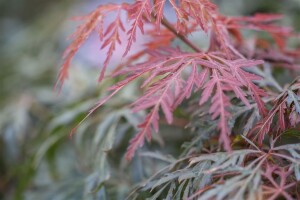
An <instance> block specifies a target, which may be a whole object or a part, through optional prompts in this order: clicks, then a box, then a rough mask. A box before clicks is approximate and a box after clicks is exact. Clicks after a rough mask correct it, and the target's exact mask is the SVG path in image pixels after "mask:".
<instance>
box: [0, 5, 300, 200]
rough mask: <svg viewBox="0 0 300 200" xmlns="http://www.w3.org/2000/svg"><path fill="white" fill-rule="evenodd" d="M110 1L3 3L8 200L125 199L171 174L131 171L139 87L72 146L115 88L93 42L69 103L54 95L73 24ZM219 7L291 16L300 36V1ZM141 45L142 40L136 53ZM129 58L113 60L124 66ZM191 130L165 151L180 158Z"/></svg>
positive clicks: (0, 179)
mask: <svg viewBox="0 0 300 200" xmlns="http://www.w3.org/2000/svg"><path fill="white" fill-rule="evenodd" d="M106 2H118V1H104V0H98V1H97V0H85V1H79V0H52V1H46V0H0V33H1V34H0V67H1V68H0V69H1V70H0V108H1V109H0V199H29V200H35V199H49V200H52V199H53V200H60V199H61V200H65V199H78V200H79V199H125V197H126V196H127V195H128V193H129V192H130V190H131V189H132V188H133V186H134V185H135V184H137V183H138V182H140V181H142V180H143V179H144V177H146V176H148V175H149V174H153V173H154V172H155V171H157V169H160V167H161V166H162V165H163V163H160V162H151V160H150V161H149V160H143V159H134V160H133V162H132V163H128V162H126V160H125V159H124V158H123V156H124V152H125V150H126V146H127V144H128V140H129V138H131V137H132V135H133V134H134V133H135V129H136V125H137V123H138V121H139V119H140V117H141V116H139V115H143V113H140V114H132V113H131V112H130V111H129V110H128V108H127V107H126V106H125V105H126V104H127V103H130V102H131V101H132V100H133V99H135V97H136V96H137V95H138V94H137V90H136V89H135V88H136V86H135V85H132V86H131V87H128V88H127V89H126V90H124V91H123V92H122V93H121V94H119V96H118V97H117V98H115V99H114V100H112V101H110V102H109V103H108V104H107V105H105V106H104V107H102V108H101V109H100V110H99V111H98V112H96V113H95V114H94V115H93V116H91V117H90V118H88V119H87V120H86V121H85V123H83V124H82V125H81V126H80V127H79V129H78V131H77V133H76V134H75V135H74V136H73V137H72V138H70V137H69V133H70V130H71V129H72V128H73V127H74V126H75V125H76V124H77V123H78V122H79V121H80V120H81V119H82V118H83V117H84V116H85V114H86V113H87V111H88V110H89V108H91V107H92V106H93V105H94V104H95V103H96V102H97V100H98V99H100V97H101V96H103V95H105V86H107V85H109V84H111V82H113V81H114V80H106V81H104V82H103V84H101V85H99V84H97V78H98V72H99V71H100V67H101V63H102V62H101V61H103V58H104V56H103V52H102V51H101V52H100V50H99V49H100V44H99V42H98V39H97V37H96V36H94V37H93V36H92V37H91V38H90V39H89V40H88V41H87V43H86V45H84V47H83V48H82V49H81V50H80V51H79V53H78V55H77V56H76V58H75V59H74V61H73V63H72V67H71V72H70V73H71V74H70V78H69V80H68V81H67V82H66V84H65V85H64V87H63V90H62V92H61V94H60V95H58V93H57V92H56V91H53V86H54V84H55V81H56V77H57V74H58V71H59V66H60V64H61V63H62V59H61V55H62V53H63V51H64V49H65V48H66V46H67V45H68V43H69V41H68V40H66V38H67V37H68V35H70V34H71V33H72V32H73V31H74V30H75V28H76V25H78V22H75V21H72V20H70V19H71V17H73V16H78V15H84V14H86V13H88V12H90V11H92V10H93V8H95V6H97V5H98V4H100V3H101V4H102V3H106ZM128 2H130V1H128ZM215 2H216V3H218V5H220V9H221V11H222V12H223V13H224V14H228V15H239V14H246V15H248V14H252V13H255V12H275V13H278V12H279V13H283V14H285V18H284V20H283V21H282V23H284V24H285V25H287V26H292V27H294V28H295V29H296V31H299V30H300V23H299V20H300V1H299V0H278V1H274V0H264V1H261V0H252V1H246V0H245V1H241V0H227V1H222V0H216V1H215ZM142 43H143V38H140V39H139V41H138V43H137V44H136V46H135V47H134V48H137V49H138V48H139V47H140V45H141V44H142ZM121 49H122V48H121ZM104 53H105V52H104ZM122 53H123V52H117V53H116V54H115V55H114V58H113V59H112V60H115V61H118V60H120V58H121V55H122ZM113 64H114V63H112V65H113ZM184 131H185V130H183V129H181V128H178V127H168V128H164V127H163V128H162V129H161V132H164V134H163V136H162V137H166V138H169V139H168V143H170V144H172V145H171V146H168V149H164V151H167V152H168V153H169V154H171V155H173V156H176V155H178V154H180V151H179V150H180V148H179V147H180V145H181V143H182V141H184V140H186V139H187V138H188V136H184V135H187V134H182V133H183V132H184ZM168 132H170V134H172V137H168ZM170 140H171V141H170ZM155 141H156V142H154V144H153V145H152V146H151V147H147V146H146V148H149V149H151V148H156V147H157V148H162V149H163V142H162V141H163V138H155Z"/></svg>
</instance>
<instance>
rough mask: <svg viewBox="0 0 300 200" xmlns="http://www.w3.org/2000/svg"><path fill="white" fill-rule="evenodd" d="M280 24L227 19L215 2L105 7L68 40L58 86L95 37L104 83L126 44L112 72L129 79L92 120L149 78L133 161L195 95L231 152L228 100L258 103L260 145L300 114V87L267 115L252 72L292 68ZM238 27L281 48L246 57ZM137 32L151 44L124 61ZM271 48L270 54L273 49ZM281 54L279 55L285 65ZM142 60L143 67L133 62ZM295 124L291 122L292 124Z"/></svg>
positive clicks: (272, 17) (267, 18) (144, 1)
mask: <svg viewBox="0 0 300 200" xmlns="http://www.w3.org/2000/svg"><path fill="white" fill-rule="evenodd" d="M167 3H169V4H170V5H171V8H172V9H173V10H174V12H175V14H176V22H175V23H171V22H169V21H168V20H167V19H166V17H165V15H164V8H165V6H166V4H167ZM110 13H115V15H116V17H115V20H114V21H113V22H111V23H110V24H109V25H108V26H107V27H104V26H103V24H104V21H105V19H106V16H107V15H108V14H110ZM121 13H123V14H125V15H126V19H122V18H121ZM281 18H282V16H281V15H277V14H255V15H254V16H235V17H231V16H224V15H222V14H220V13H219V11H218V9H217V6H216V5H215V4H214V3H212V2H211V1H210V0H179V1H175V0H153V1H151V0H136V1H134V3H132V4H129V3H122V4H107V5H101V6H99V7H98V8H97V9H96V10H95V11H93V12H91V13H90V14H88V15H87V16H84V17H82V18H80V19H81V20H82V21H83V24H82V25H80V26H79V27H78V29H77V31H76V32H75V33H74V34H73V35H72V36H71V39H72V40H73V41H72V43H71V44H70V46H69V47H68V48H67V50H66V51H65V54H64V63H63V65H62V67H61V71H60V73H59V77H58V82H59V83H60V84H63V82H64V80H65V79H66V78H67V77H68V70H69V67H70V65H71V61H72V59H73V57H74V55H75V54H76V52H77V51H78V49H79V48H80V46H82V45H83V43H84V42H85V41H86V40H87V38H88V37H89V36H90V35H91V33H92V32H96V33H97V34H98V35H99V38H100V40H102V41H103V44H102V46H101V48H105V47H108V52H107V54H106V59H105V62H104V64H103V68H102V71H101V73H100V77H99V80H100V81H101V80H102V79H103V77H104V73H105V71H106V68H107V67H108V65H109V61H110V59H111V56H112V54H113V52H114V51H115V48H116V44H117V43H118V44H122V45H125V46H126V50H125V52H124V54H123V56H124V57H125V58H126V59H125V61H124V62H123V63H120V65H119V66H118V67H117V68H116V69H114V70H113V71H112V73H111V76H112V77H115V76H120V77H125V78H123V80H122V81H120V82H118V83H116V84H115V85H113V86H111V87H110V88H109V90H110V91H111V94H110V95H109V96H107V97H105V98H104V99H102V100H101V101H99V102H98V104H97V105H96V106H95V107H94V108H93V109H92V110H91V111H90V113H89V114H88V115H90V114H91V113H92V112H93V111H94V110H95V109H97V108H98V107H99V106H101V105H103V104H104V103H105V102H106V101H108V100H109V99H110V98H111V97H112V96H114V95H115V94H116V93H117V92H118V91H120V90H121V89H122V88H123V87H124V86H126V85H127V84H129V83H130V82H132V81H134V80H136V79H138V78H141V77H142V78H144V81H143V84H142V85H141V88H144V91H145V92H144V93H143V94H142V96H141V97H140V98H138V99H137V100H136V101H135V102H134V103H133V104H132V108H133V111H135V112H137V111H141V110H146V111H148V114H147V115H146V117H145V119H144V120H143V121H142V122H141V123H140V124H139V132H138V133H137V135H136V136H135V137H134V138H133V139H132V140H131V142H130V145H129V147H128V151H127V154H126V157H127V159H131V158H132V157H133V156H134V153H135V151H136V149H137V148H138V147H140V146H142V145H143V144H144V140H145V138H147V140H148V141H150V140H151V135H152V132H153V131H156V132H158V130H159V119H160V111H162V113H163V114H164V117H165V118H166V121H167V122H168V123H172V121H173V112H174V110H175V109H176V108H177V107H178V106H179V105H180V104H181V103H182V102H183V101H184V99H189V98H190V96H191V94H192V93H194V92H199V93H200V99H199V106H203V105H204V104H208V105H210V109H209V113H210V114H211V118H212V119H213V120H217V121H218V126H217V127H218V130H219V131H220V137H219V138H220V139H219V140H220V143H221V144H223V146H224V148H225V149H226V150H228V151H230V150H231V139H230V134H231V128H230V126H229V124H228V123H229V120H230V119H231V116H232V113H231V111H230V107H231V106H232V102H231V99H232V98H233V97H236V98H237V99H239V100H240V101H241V102H242V103H243V104H244V105H246V106H248V107H251V105H253V104H256V107H257V109H258V110H259V114H260V117H261V120H260V121H259V122H258V123H257V124H256V125H255V127H254V128H253V130H252V131H251V132H250V135H253V136H254V137H255V138H256V139H258V141H259V142H260V143H261V142H262V140H263V139H264V137H265V135H266V134H270V133H272V132H273V131H274V132H277V131H278V130H285V129H286V128H288V127H290V126H291V125H292V124H293V123H289V120H288V119H287V118H292V114H291V113H293V112H290V111H296V112H299V111H300V107H299V105H298V99H296V100H295V98H297V97H296V96H293V93H297V92H298V87H297V88H295V85H297V83H296V82H295V83H293V84H294V86H291V87H293V88H292V89H290V90H285V91H282V94H281V95H280V96H279V97H278V98H277V99H274V104H273V105H274V106H273V108H272V109H271V110H270V111H268V110H267V108H266V107H265V103H266V101H267V99H268V97H272V95H270V94H268V92H266V91H265V90H264V88H263V87H261V86H260V85H258V84H257V82H258V81H259V80H261V79H262V78H263V77H261V76H259V75H258V74H256V73H254V72H252V71H251V70H249V69H251V68H257V67H260V66H262V64H263V63H264V62H265V61H270V60H271V61H272V62H278V61H280V62H281V63H283V64H285V65H286V66H290V68H295V66H294V65H293V64H291V63H293V62H290V61H291V59H294V57H295V55H299V54H297V51H288V50H287V49H286V39H287V38H288V37H290V36H293V35H294V34H293V33H292V31H291V29H290V28H286V27H281V26H278V25H275V24H274V23H273V22H274V21H276V20H278V19H281ZM146 25H147V26H146ZM126 27H129V28H126ZM127 29H128V30H127ZM241 29H247V30H255V31H263V32H267V33H269V34H270V36H271V37H272V38H273V39H274V40H275V41H276V43H277V48H275V49H277V50H273V53H271V54H268V55H265V54H263V53H265V52H266V51H263V53H262V52H261V51H260V48H259V47H257V49H254V50H253V49H252V50H253V52H251V51H250V50H249V51H247V52H245V49H247V40H246V39H244V37H243V34H242V32H241ZM120 31H122V32H125V33H127V36H128V39H127V40H126V41H122V40H120ZM138 31H140V32H141V33H142V34H145V35H147V36H149V37H150V42H148V43H147V44H145V45H144V49H142V50H141V51H139V52H137V53H136V54H134V55H132V56H127V55H128V53H129V52H131V47H132V44H133V43H134V42H135V41H136V37H137V32H138ZM201 31H203V32H205V33H206V34H208V35H209V36H210V47H209V49H208V50H207V51H204V50H201V48H200V46H199V45H198V44H195V43H192V42H191V41H190V40H189V39H188V36H189V35H190V34H192V33H195V32H201ZM176 38H178V39H179V40H180V41H182V43H184V44H185V45H187V46H188V47H190V50H182V49H180V48H174V47H172V46H171V43H172V41H173V40H174V39H176ZM266 48H267V49H268V50H270V48H269V47H266ZM275 51H276V53H277V54H275ZM269 52H271V51H269ZM276 55H281V58H282V59H279V58H278V56H276ZM268 59H269V60H268ZM276 59H277V60H276ZM278 59H279V60H278ZM137 60H143V61H142V62H140V63H138V64H136V62H137ZM296 101H297V102H296ZM276 115H279V118H278V119H279V123H278V124H277V125H276V126H275V127H272V128H271V124H272V122H273V120H274V117H275V116H276ZM296 120H297V119H294V120H292V121H294V123H295V121H296ZM275 171H276V170H275ZM276 173H277V171H276ZM278 173H279V172H278ZM266 174H268V173H267V172H266Z"/></svg>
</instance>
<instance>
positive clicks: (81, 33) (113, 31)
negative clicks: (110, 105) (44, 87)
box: [57, 4, 127, 84]
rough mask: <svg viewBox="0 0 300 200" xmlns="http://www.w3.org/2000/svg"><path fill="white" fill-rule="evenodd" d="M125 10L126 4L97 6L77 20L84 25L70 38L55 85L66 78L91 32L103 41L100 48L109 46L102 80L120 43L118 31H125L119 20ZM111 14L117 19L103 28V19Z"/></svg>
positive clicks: (101, 76)
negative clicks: (70, 41) (72, 62)
mask: <svg viewBox="0 0 300 200" xmlns="http://www.w3.org/2000/svg"><path fill="white" fill-rule="evenodd" d="M126 8H127V4H120V5H118V4H105V5H101V6H99V7H98V8H97V9H95V10H94V11H93V12H91V13H90V14H88V15H86V16H83V17H79V18H78V19H80V20H81V21H84V23H83V24H82V25H80V26H79V27H78V28H77V30H76V31H75V32H74V33H73V34H72V35H71V37H70V38H71V39H72V40H73V41H72V43H71V44H70V45H69V46H68V48H67V49H66V50H65V52H64V63H63V64H62V67H61V69H60V72H59V76H58V82H57V84H58V83H60V84H63V83H64V80H65V79H66V78H68V71H69V67H70V64H71V61H72V59H73V58H74V56H75V54H76V53H77V51H78V50H79V48H80V47H81V46H82V45H83V44H84V42H85V41H86V40H87V39H88V38H89V36H90V35H91V34H92V33H93V32H96V33H97V34H98V35H99V38H100V39H101V40H104V44H103V46H102V47H101V48H104V47H106V46H108V45H109V50H108V52H107V57H106V59H105V62H104V67H103V69H102V72H101V75H100V79H102V78H103V76H104V72H105V69H106V67H107V65H108V63H109V61H110V58H111V55H112V53H113V51H114V50H115V45H116V43H119V44H120V43H121V40H120V37H119V30H122V31H125V28H124V25H123V23H122V21H121V19H120V12H121V10H123V9H126ZM111 12H117V18H116V20H115V21H113V22H111V24H110V25H109V26H108V27H106V28H104V19H105V17H106V16H107V15H108V14H109V13H111Z"/></svg>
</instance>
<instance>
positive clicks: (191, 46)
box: [152, 14, 201, 52]
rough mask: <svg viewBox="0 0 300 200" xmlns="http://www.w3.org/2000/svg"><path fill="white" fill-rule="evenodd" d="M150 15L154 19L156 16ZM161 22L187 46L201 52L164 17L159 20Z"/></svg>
mask: <svg viewBox="0 0 300 200" xmlns="http://www.w3.org/2000/svg"><path fill="white" fill-rule="evenodd" d="M152 17H153V18H154V19H156V16H155V15H154V14H152ZM161 24H162V25H164V26H165V27H166V28H167V29H168V30H169V31H171V32H172V33H173V34H174V35H176V37H178V38H179V39H180V40H181V41H182V42H184V43H185V44H186V45H187V46H189V47H190V48H192V49H193V50H194V51H196V52H201V49H199V48H198V47H196V46H195V45H194V44H193V43H192V42H191V41H189V40H188V39H187V38H186V37H185V36H184V35H182V34H181V33H179V32H177V31H176V29H175V28H174V27H173V25H172V24H171V23H170V22H169V21H168V20H166V19H164V18H163V19H162V20H161Z"/></svg>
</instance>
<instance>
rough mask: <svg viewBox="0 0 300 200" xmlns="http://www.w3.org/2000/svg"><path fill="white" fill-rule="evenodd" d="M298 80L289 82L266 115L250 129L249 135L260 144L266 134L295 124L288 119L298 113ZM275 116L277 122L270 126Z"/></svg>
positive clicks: (280, 130)
mask: <svg viewBox="0 0 300 200" xmlns="http://www.w3.org/2000/svg"><path fill="white" fill-rule="evenodd" d="M298 80H299V78H297V79H296V80H295V81H294V82H293V83H291V85H290V86H289V87H288V88H287V89H286V90H284V91H283V92H282V93H281V94H280V95H279V96H278V97H277V99H276V100H275V102H274V106H273V108H272V109H271V110H270V111H269V113H268V115H267V116H266V117H264V118H263V119H261V120H260V121H259V122H258V123H257V124H256V125H255V127H254V128H253V129H252V130H251V131H250V135H255V138H256V139H257V140H258V142H259V143H260V144H262V142H263V139H264V137H265V135H266V134H268V133H273V134H276V133H277V132H282V131H284V130H286V129H288V128H291V127H293V126H295V125H296V124H297V123H296V122H294V121H293V120H289V119H291V118H292V117H293V116H295V115H299V108H300V106H299V96H298V95H297V93H298V90H299V82H298ZM276 116H278V122H279V123H276V124H274V125H275V126H274V127H272V128H271V125H272V124H273V121H274V118H275V117H276ZM296 120H297V118H296Z"/></svg>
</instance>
